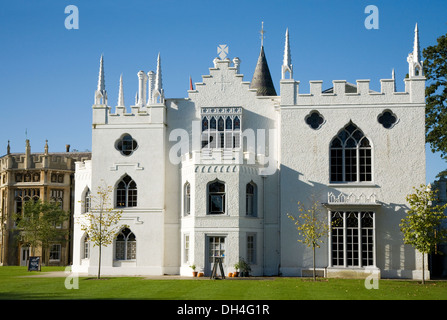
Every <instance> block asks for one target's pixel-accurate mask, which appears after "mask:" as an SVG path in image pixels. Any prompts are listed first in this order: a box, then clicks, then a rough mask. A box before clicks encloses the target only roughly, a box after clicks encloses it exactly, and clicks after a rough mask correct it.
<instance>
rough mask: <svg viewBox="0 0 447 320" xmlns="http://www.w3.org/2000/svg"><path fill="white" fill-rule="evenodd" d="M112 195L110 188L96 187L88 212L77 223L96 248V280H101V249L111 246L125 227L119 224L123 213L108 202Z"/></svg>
mask: <svg viewBox="0 0 447 320" xmlns="http://www.w3.org/2000/svg"><path fill="white" fill-rule="evenodd" d="M112 194H113V188H112V187H110V186H106V187H98V191H97V192H96V194H93V193H92V195H91V197H90V210H89V212H86V213H85V214H83V215H82V217H80V218H79V219H78V221H77V222H78V223H79V224H80V226H81V230H82V231H84V232H86V233H87V234H88V237H89V240H90V241H91V242H92V243H93V245H94V246H98V250H99V255H98V257H99V261H98V276H97V278H98V279H100V278H101V254H102V247H107V246H109V245H110V244H112V243H113V240H114V238H115V237H116V235H117V234H118V232H119V231H120V230H121V229H122V228H125V227H127V226H126V225H120V224H119V222H120V219H121V216H122V213H123V211H122V210H116V209H115V208H113V206H112V204H111V201H110V200H111V195H112Z"/></svg>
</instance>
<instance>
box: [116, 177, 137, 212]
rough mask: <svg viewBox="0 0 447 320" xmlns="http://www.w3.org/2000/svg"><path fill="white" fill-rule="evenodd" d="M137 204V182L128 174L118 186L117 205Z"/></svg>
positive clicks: (122, 206) (134, 205) (132, 205)
mask: <svg viewBox="0 0 447 320" xmlns="http://www.w3.org/2000/svg"><path fill="white" fill-rule="evenodd" d="M136 206H137V184H136V183H135V181H133V180H132V178H131V177H130V176H128V175H126V176H124V178H122V179H121V181H120V182H119V183H118V185H117V188H116V207H118V208H124V207H136Z"/></svg>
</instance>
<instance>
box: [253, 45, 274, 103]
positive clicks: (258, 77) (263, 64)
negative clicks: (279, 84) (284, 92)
mask: <svg viewBox="0 0 447 320" xmlns="http://www.w3.org/2000/svg"><path fill="white" fill-rule="evenodd" d="M250 89H257V95H258V96H276V90H275V87H274V86H273V81H272V76H271V75H270V70H269V66H268V64H267V59H266V58H265V54H264V46H261V52H260V53H259V58H258V62H257V63H256V69H255V72H254V74H253V79H252V80H251V85H250Z"/></svg>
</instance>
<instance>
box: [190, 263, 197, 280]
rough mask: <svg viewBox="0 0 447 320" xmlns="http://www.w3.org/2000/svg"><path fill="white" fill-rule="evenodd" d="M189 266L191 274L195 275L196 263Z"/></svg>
mask: <svg viewBox="0 0 447 320" xmlns="http://www.w3.org/2000/svg"><path fill="white" fill-rule="evenodd" d="M190 268H191V269H192V276H193V277H197V271H196V265H195V264H193V265H191V266H190Z"/></svg>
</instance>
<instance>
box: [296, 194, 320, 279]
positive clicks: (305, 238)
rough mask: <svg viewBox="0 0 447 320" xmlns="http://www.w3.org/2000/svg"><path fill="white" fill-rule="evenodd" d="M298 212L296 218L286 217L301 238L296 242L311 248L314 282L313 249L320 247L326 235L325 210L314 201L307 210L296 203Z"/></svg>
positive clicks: (314, 277)
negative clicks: (292, 223)
mask: <svg viewBox="0 0 447 320" xmlns="http://www.w3.org/2000/svg"><path fill="white" fill-rule="evenodd" d="M298 211H299V212H300V213H299V215H298V217H296V216H293V215H291V214H287V216H288V218H289V219H290V220H291V221H293V222H294V224H295V228H296V229H297V230H298V234H299V236H300V237H301V238H299V239H298V242H301V243H304V244H306V245H307V246H308V247H312V253H313V279H314V281H315V280H316V273H315V249H316V248H319V247H320V243H322V242H323V240H322V238H323V237H324V236H326V235H327V234H328V232H329V226H328V223H327V218H326V215H325V214H324V213H325V210H322V209H321V206H320V204H319V203H318V202H317V201H316V200H313V201H312V203H311V205H310V207H309V208H306V207H305V206H304V205H303V204H301V203H300V202H299V201H298Z"/></svg>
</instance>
